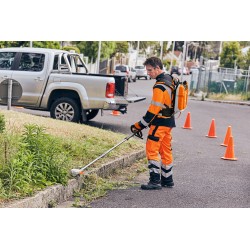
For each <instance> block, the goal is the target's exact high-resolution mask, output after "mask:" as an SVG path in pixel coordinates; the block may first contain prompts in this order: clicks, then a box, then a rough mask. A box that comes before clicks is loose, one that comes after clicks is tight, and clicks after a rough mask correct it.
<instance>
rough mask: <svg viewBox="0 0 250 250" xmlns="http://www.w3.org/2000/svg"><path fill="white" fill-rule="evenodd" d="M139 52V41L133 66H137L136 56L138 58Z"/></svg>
mask: <svg viewBox="0 0 250 250" xmlns="http://www.w3.org/2000/svg"><path fill="white" fill-rule="evenodd" d="M139 50H140V41H138V42H137V49H136V51H137V52H136V60H135V66H137V61H138V56H139Z"/></svg>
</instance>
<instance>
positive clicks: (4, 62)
mask: <svg viewBox="0 0 250 250" xmlns="http://www.w3.org/2000/svg"><path fill="white" fill-rule="evenodd" d="M15 55H16V52H1V53H0V70H10V69H11V66H12V64H13V61H14V58H15Z"/></svg>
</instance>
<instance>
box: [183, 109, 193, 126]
mask: <svg viewBox="0 0 250 250" xmlns="http://www.w3.org/2000/svg"><path fill="white" fill-rule="evenodd" d="M182 128H186V129H192V127H191V115H190V112H188V113H187V118H186V121H185V124H184V126H183V127H182Z"/></svg>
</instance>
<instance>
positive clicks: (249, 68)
mask: <svg viewBox="0 0 250 250" xmlns="http://www.w3.org/2000/svg"><path fill="white" fill-rule="evenodd" d="M249 71H250V66H249V67H248V72H247V86H246V94H247V90H248V84H249Z"/></svg>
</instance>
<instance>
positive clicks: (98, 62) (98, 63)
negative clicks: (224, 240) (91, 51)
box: [96, 41, 102, 74]
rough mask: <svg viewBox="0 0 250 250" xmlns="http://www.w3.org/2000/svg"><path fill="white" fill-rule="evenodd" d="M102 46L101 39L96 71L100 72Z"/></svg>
mask: <svg viewBox="0 0 250 250" xmlns="http://www.w3.org/2000/svg"><path fill="white" fill-rule="evenodd" d="M101 46H102V42H101V41H99V44H98V54H97V60H96V64H97V66H96V73H97V74H99V65H100V57H101Z"/></svg>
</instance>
